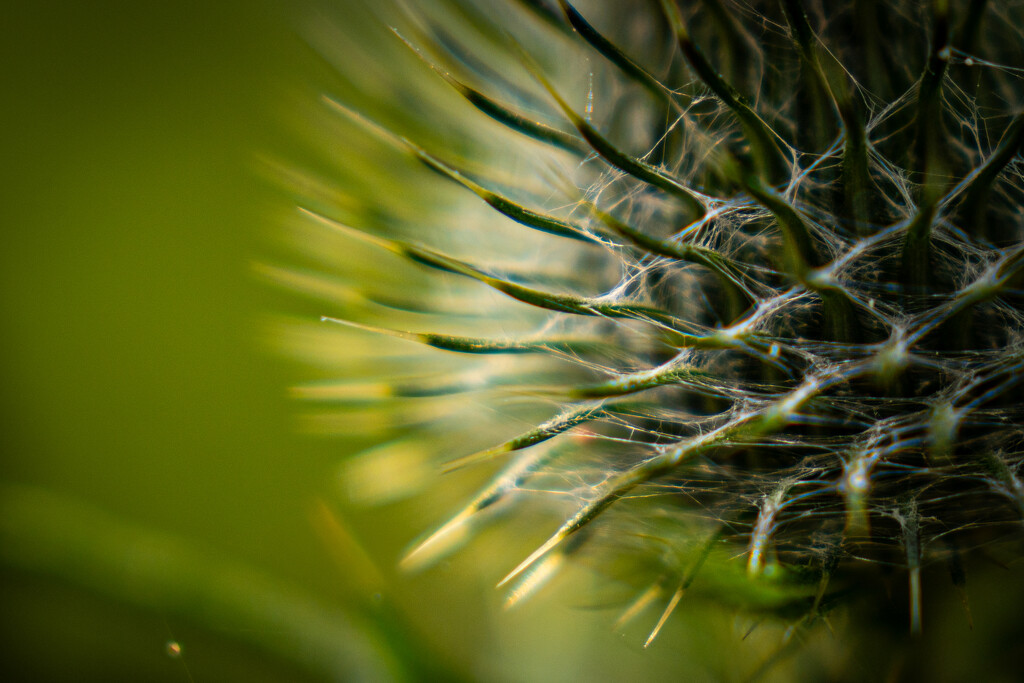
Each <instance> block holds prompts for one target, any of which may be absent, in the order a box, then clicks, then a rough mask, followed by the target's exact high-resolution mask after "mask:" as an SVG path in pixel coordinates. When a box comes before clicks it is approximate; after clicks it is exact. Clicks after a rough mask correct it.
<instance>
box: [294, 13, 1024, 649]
mask: <svg viewBox="0 0 1024 683" xmlns="http://www.w3.org/2000/svg"><path fill="white" fill-rule="evenodd" d="M1022 26H1024V4H1022V3H1020V2H1009V3H986V2H984V1H981V2H979V1H976V0H972V1H971V2H967V1H964V2H950V1H948V0H935V1H934V2H930V3H928V2H893V3H875V2H868V1H866V0H865V1H859V2H854V3H828V2H816V3H811V2H806V1H801V0H781V2H777V3H774V2H764V3H760V2H755V3H749V2H736V1H733V0H708V1H706V2H694V3H690V2H687V3H683V2H679V3H677V2H676V0H661V1H660V2H649V3H647V2H645V3H626V4H623V3H612V2H606V3H597V2H595V3H588V4H587V5H586V7H584V8H582V9H581V8H577V7H575V6H574V5H573V4H570V3H569V2H567V1H565V0H557V1H556V0H550V1H549V0H518V1H515V0H508V1H507V2H493V3H481V4H480V5H476V4H472V3H469V2H461V1H459V0H452V1H451V3H449V4H445V5H444V6H443V7H441V8H439V9H438V8H434V9H426V10H421V11H420V12H419V13H417V14H415V16H413V17H411V18H410V19H408V21H407V22H406V24H405V25H403V27H402V28H401V29H398V30H396V31H395V41H401V42H402V43H404V44H405V46H406V47H408V48H409V52H408V55H409V57H410V58H415V60H417V62H418V63H417V64H415V65H413V66H411V67H410V68H412V69H419V71H416V72H415V73H416V74H417V80H416V81H415V83H416V85H415V87H414V88H412V89H410V91H409V92H405V93H403V94H402V98H401V101H400V106H402V107H411V108H416V107H418V106H420V102H418V101H417V100H416V95H417V92H420V91H416V89H417V88H421V87H424V86H422V84H421V80H420V79H425V78H426V77H427V75H429V74H430V72H431V71H432V72H433V74H434V76H433V78H435V79H436V82H437V84H442V85H446V86H448V87H450V90H451V92H450V99H449V100H448V101H446V102H445V103H444V104H443V106H442V108H441V109H440V110H438V111H443V112H445V115H447V116H450V120H449V121H448V122H444V116H440V115H439V113H438V111H435V110H432V107H433V106H434V102H433V100H428V99H427V98H426V97H425V96H424V99H423V103H424V105H423V110H422V111H420V110H416V115H415V116H411V114H412V113H413V112H412V111H410V110H405V111H404V112H403V114H404V116H405V118H402V117H397V118H395V117H394V112H393V111H392V112H390V113H388V112H381V113H378V116H367V115H365V114H364V113H362V111H361V110H360V107H358V106H352V105H351V104H349V103H347V102H344V101H340V100H339V99H337V98H332V97H330V96H325V98H324V103H325V106H326V108H327V109H328V110H329V111H330V112H331V114H333V115H338V116H340V117H341V119H342V120H344V121H345V124H344V125H346V126H351V127H353V129H356V130H360V131H362V134H363V135H365V136H367V137H368V138H371V139H373V140H375V141H377V143H378V144H383V145H384V146H385V147H386V148H387V151H385V152H381V154H382V155H385V156H386V155H395V157H396V158H397V157H403V156H404V157H406V158H408V159H415V160H416V161H417V162H418V163H419V164H420V165H421V166H422V167H424V168H425V169H429V172H427V171H426V170H424V171H423V174H422V177H421V178H419V179H417V180H416V181H415V182H409V183H406V181H404V180H403V181H402V184H398V183H394V184H391V185H381V187H388V188H390V192H389V193H388V197H386V198H381V199H380V202H381V203H379V204H373V202H367V201H363V202H362V203H358V202H356V204H358V206H356V208H353V206H354V204H353V203H352V201H351V199H352V197H353V196H355V197H357V198H358V196H359V195H358V193H357V192H356V193H348V194H346V195H344V196H345V197H347V198H348V200H349V202H348V203H346V202H338V201H332V200H331V198H330V197H329V196H328V195H327V194H321V195H320V196H318V197H315V198H312V199H310V200H309V201H307V202H306V203H305V206H304V207H303V209H302V213H301V219H300V221H301V222H303V223H306V224H308V225H313V226H316V227H315V229H317V230H320V229H323V230H326V231H330V232H332V233H333V237H332V239H334V240H337V242H336V244H337V245H338V246H337V249H338V250H339V251H342V250H344V251H347V252H350V253H348V254H347V255H346V256H344V257H343V258H345V259H346V260H345V263H346V265H344V266H343V267H342V269H343V270H345V269H347V273H345V276H346V277H347V278H348V284H349V285H352V284H353V282H354V283H355V284H356V285H357V287H356V289H358V294H356V293H354V290H353V288H352V287H348V288H344V292H345V297H346V298H347V299H348V303H345V304H344V305H338V306H337V311H334V310H331V311H328V312H326V317H325V321H327V322H329V323H337V324H340V325H342V326H344V327H346V328H348V332H346V334H348V335H349V336H347V337H346V339H349V340H354V339H358V340H360V343H362V344H365V345H368V346H370V347H371V348H370V350H369V351H368V353H369V354H370V357H371V358H375V359H376V360H375V361H374V363H375V365H374V371H373V372H372V373H371V374H372V375H373V377H372V378H370V379H369V380H368V381H361V380H360V381H356V380H353V379H352V378H346V379H345V380H344V381H342V382H339V383H336V384H332V385H330V386H318V387H315V388H309V389H307V390H306V392H307V393H308V394H309V395H311V396H312V397H316V398H321V399H326V400H329V401H336V402H337V401H340V402H343V403H348V404H351V403H353V402H354V403H355V404H357V405H358V407H359V409H360V410H362V411H363V412H361V413H359V415H361V416H362V417H361V418H357V419H356V420H355V421H360V420H362V421H363V422H364V423H369V426H370V427H372V428H377V427H379V426H380V424H379V421H381V420H385V421H387V424H388V425H389V428H388V429H387V430H385V431H386V433H387V435H388V438H389V441H388V442H387V443H384V444H382V445H380V446H378V447H376V448H375V449H374V450H372V451H371V452H370V453H368V454H367V455H364V456H361V457H360V458H359V459H357V460H356V461H355V462H356V463H357V465H355V466H351V467H349V471H350V473H351V474H353V476H354V477H355V479H354V481H355V482H357V483H356V484H354V485H353V489H352V490H354V491H356V492H358V491H364V492H365V490H366V489H365V488H360V487H365V486H367V482H378V488H380V489H381V490H382V491H383V495H392V494H393V495H400V494H402V493H404V492H405V488H403V486H402V485H401V483H397V484H394V485H391V484H390V483H388V484H385V485H383V486H380V485H379V482H380V480H381V477H380V476H378V475H376V474H370V475H367V472H369V471H372V472H380V471H382V470H377V469H373V468H376V467H379V466H381V465H380V463H382V462H386V463H391V469H390V470H387V471H388V472H390V473H391V474H387V475H384V478H385V479H386V478H387V477H397V478H398V480H399V482H401V481H403V479H402V476H408V477H410V478H412V479H416V478H417V477H414V476H411V475H410V472H419V471H421V470H422V469H423V467H424V463H426V462H440V463H443V464H444V467H445V468H446V469H449V470H459V474H458V475H454V476H455V477H458V476H462V475H464V473H465V472H467V471H469V472H481V471H482V472H486V473H487V476H488V477H489V479H488V480H487V481H486V483H484V484H483V485H482V487H481V488H480V490H479V492H478V493H477V494H476V495H474V496H470V497H469V499H468V501H464V502H463V503H462V505H461V507H459V506H456V509H455V512H454V514H453V515H452V516H451V517H450V518H449V520H448V521H447V522H446V523H443V524H441V525H440V526H439V528H438V529H436V530H435V531H434V532H433V533H430V534H428V535H427V536H426V537H425V538H424V539H423V540H421V542H419V543H418V544H416V545H415V546H414V547H413V548H412V550H411V551H410V552H409V554H408V555H407V557H406V559H405V564H406V566H409V567H419V566H425V565H429V564H430V563H431V562H433V561H435V560H436V559H437V558H439V557H442V556H444V555H445V554H447V553H449V552H451V551H452V550H454V549H455V548H457V547H458V546H459V545H461V543H462V542H464V541H465V540H467V539H468V538H470V537H471V536H472V535H473V534H474V533H475V532H476V531H478V530H479V529H480V528H481V527H483V526H484V525H487V524H488V523H489V522H490V521H492V520H493V519H494V518H495V517H496V516H497V515H496V513H498V512H499V511H502V510H505V511H507V510H510V509H511V510H517V509H521V508H523V507H524V506H527V505H541V506H548V507H550V508H551V509H553V510H555V511H557V512H558V514H561V515H562V521H561V522H560V523H558V524H555V525H553V526H552V528H551V529H550V533H549V534H548V535H547V536H546V538H545V539H543V540H542V541H541V542H540V543H539V545H537V546H536V547H535V548H534V549H533V550H532V552H528V553H527V554H526V556H525V559H522V561H521V562H518V564H516V563H513V564H512V566H510V567H509V569H510V570H511V571H510V572H509V573H508V574H507V575H506V576H505V577H504V578H502V579H501V581H500V583H499V585H500V586H503V587H505V588H507V589H509V591H510V601H516V600H519V599H521V598H522V597H523V596H525V595H527V594H528V593H530V592H531V591H533V590H535V589H536V588H538V587H540V586H541V585H542V584H543V583H544V582H545V581H546V580H547V579H549V578H551V577H552V576H554V575H555V574H556V573H557V572H558V571H560V570H561V569H562V568H564V567H565V566H568V565H578V564H585V565H588V566H590V567H592V568H594V569H596V570H597V571H599V572H601V573H603V574H605V575H607V576H611V577H613V578H615V579H616V580H617V581H620V582H622V584H623V585H626V586H629V587H630V589H631V590H632V591H633V592H634V594H635V598H636V600H635V602H634V603H633V604H632V606H630V607H628V608H627V609H626V610H625V612H624V615H623V616H624V618H626V619H628V618H632V617H634V616H636V615H637V614H638V613H639V612H640V611H641V610H642V609H643V608H644V607H646V606H647V605H650V604H660V605H661V606H662V616H661V618H660V619H656V623H657V624H658V627H660V625H661V623H663V622H664V620H665V618H666V617H667V616H668V614H669V613H670V612H671V611H672V609H673V608H674V607H675V606H676V605H677V604H678V603H679V600H680V598H681V596H682V595H683V593H684V592H686V591H690V592H696V593H702V594H705V595H712V596H714V597H715V599H717V600H720V601H721V602H723V603H727V604H730V605H734V606H736V607H738V608H740V609H743V610H748V611H751V612H763V613H769V614H773V615H776V616H779V617H781V618H783V619H785V620H787V623H790V624H792V625H795V626H799V627H800V628H803V627H808V626H811V625H813V624H815V623H818V622H820V621H822V620H823V619H824V618H827V615H828V614H829V613H830V612H831V610H833V608H835V607H836V606H838V605H841V604H846V603H848V602H849V601H850V598H851V596H853V595H856V594H858V593H859V592H860V591H870V592H873V594H877V593H878V592H879V589H878V588H877V586H876V585H875V583H874V582H876V581H878V580H883V581H886V582H888V583H889V584H890V586H889V587H890V589H892V587H893V586H899V585H901V586H902V588H896V590H895V593H896V595H898V596H902V597H901V598H899V599H900V600H902V601H903V603H902V604H903V606H904V607H903V609H901V610H899V613H900V614H901V615H902V616H901V617H900V618H899V619H898V620H899V621H900V622H901V623H900V626H898V629H900V630H903V631H910V632H917V631H919V630H920V629H921V628H922V623H921V620H922V607H921V604H922V603H921V600H922V598H921V582H922V571H923V570H924V569H926V568H928V567H929V566H940V565H941V566H943V567H945V566H948V567H950V568H951V574H952V577H953V581H954V583H955V584H956V585H957V586H958V588H960V589H962V588H963V581H964V578H963V570H962V562H963V558H964V557H966V556H969V554H970V553H971V552H973V551H978V550H980V551H983V552H986V553H989V554H1000V553H1002V554H1003V555H1004V556H1005V558H1009V559H1011V560H1016V559H1018V558H1019V557H1020V543H1021V535H1020V531H1021V519H1022V513H1024V483H1022V479H1021V476H1020V468H1021V464H1022V462H1024V443H1022V440H1024V427H1022V426H1021V424H1022V420H1024V414H1022V410H1021V390H1022V387H1021V382H1022V379H1024V374H1022V369H1024V335H1022V332H1024V299H1022V291H1021V290H1020V280H1021V271H1022V266H1024V212H1022V206H1024V177H1022V168H1024V167H1022V162H1021V157H1020V149H1021V144H1022V141H1024V119H1022V116H1021V114H1020V111H1021V108H1022V106H1024V94H1022V93H1024V87H1022V86H1024V69H1022V65H1024V39H1022V34H1021V31H1022V28H1021V27H1022ZM430 87H434V86H430ZM420 94H421V95H422V92H420ZM383 119H387V120H383ZM431 122H433V123H431ZM453 122H454V123H453ZM456 133H459V134H460V135H458V136H457V135H456ZM382 158H383V157H382ZM389 168H390V167H389ZM382 172H385V173H386V172H387V170H386V169H385V170H384V171H382ZM453 193H455V194H453ZM458 193H461V194H458ZM368 204H372V210H368V209H367V205H368ZM448 207H455V208H454V209H449V208H448ZM428 209H429V210H428ZM353 253H354V254H355V255H354V256H353V255H352V254H353ZM325 260H327V259H326V258H325ZM368 263H371V264H372V265H369V266H368V265H367V264H368ZM385 263H386V264H387V265H384V264H385ZM399 270H400V271H401V272H402V273H403V275H402V276H396V275H395V273H396V272H398V271H399ZM336 291H337V290H336ZM416 343H419V344H421V345H424V346H425V347H426V348H425V349H424V350H423V352H422V353H415V352H414V351H413V350H412V346H413V345H414V344H416ZM352 422H353V420H352V418H351V412H350V413H348V418H347V419H346V422H345V424H346V425H347V426H348V425H351V423H352ZM396 430H397V431H398V432H399V433H400V436H398V437H395V436H394V432H395V431H396ZM396 473H398V474H396ZM398 475H402V476H398ZM469 476H470V478H471V477H472V476H473V475H469ZM1005 558H1004V559H1005ZM896 575H899V576H901V577H902V578H900V579H899V581H895V580H894V579H893V577H894V576H896ZM883 611H885V610H883ZM891 613H892V610H888V611H886V614H887V617H886V618H887V619H889V618H891ZM654 632H655V633H656V632H657V628H655V629H654ZM652 636H653V634H652Z"/></svg>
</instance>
